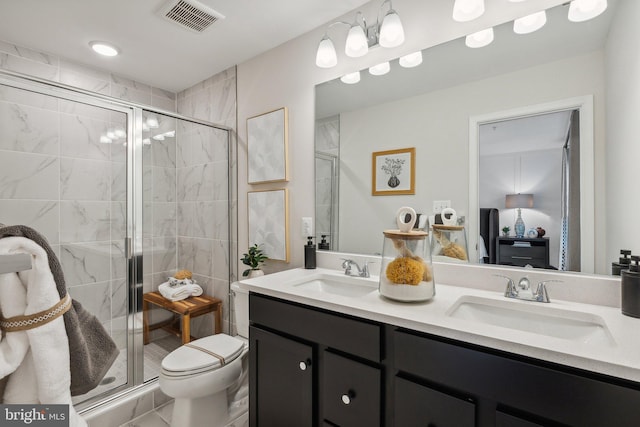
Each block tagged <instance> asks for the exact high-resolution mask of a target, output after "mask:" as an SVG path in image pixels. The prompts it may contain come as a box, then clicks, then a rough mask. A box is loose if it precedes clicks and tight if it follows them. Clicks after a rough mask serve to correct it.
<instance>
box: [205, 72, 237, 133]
mask: <svg viewBox="0 0 640 427" xmlns="http://www.w3.org/2000/svg"><path fill="white" fill-rule="evenodd" d="M207 91H210V92H209V94H208V96H209V99H210V100H211V102H212V104H213V106H212V108H211V110H210V117H209V118H208V120H209V121H211V122H213V123H220V124H228V123H229V119H231V118H232V117H233V118H234V120H233V122H235V110H236V92H235V81H234V80H231V79H227V80H224V81H222V82H220V83H218V84H215V85H213V86H211V87H210V88H207Z"/></svg>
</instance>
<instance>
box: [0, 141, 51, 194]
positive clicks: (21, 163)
mask: <svg viewBox="0 0 640 427" xmlns="http://www.w3.org/2000/svg"><path fill="white" fill-rule="evenodd" d="M58 169H59V161H58V159H57V158H56V157H52V156H45V155H40V154H30V153H20V152H15V151H2V150H0V198H2V199H39V200H51V199H55V198H57V197H58V194H59V188H60V187H59V185H60V184H59V180H58Z"/></svg>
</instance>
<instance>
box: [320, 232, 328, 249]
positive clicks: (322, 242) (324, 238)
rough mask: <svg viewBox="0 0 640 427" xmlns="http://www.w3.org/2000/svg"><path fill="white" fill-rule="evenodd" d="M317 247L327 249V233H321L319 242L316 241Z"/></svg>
mask: <svg viewBox="0 0 640 427" xmlns="http://www.w3.org/2000/svg"><path fill="white" fill-rule="evenodd" d="M318 249H322V250H324V251H328V250H329V242H327V235H326V234H323V235H322V240H320V243H318Z"/></svg>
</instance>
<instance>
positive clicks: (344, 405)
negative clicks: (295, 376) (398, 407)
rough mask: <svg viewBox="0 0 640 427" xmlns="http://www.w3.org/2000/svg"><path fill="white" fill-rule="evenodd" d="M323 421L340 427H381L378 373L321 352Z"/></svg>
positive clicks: (379, 379) (373, 369)
mask: <svg viewBox="0 0 640 427" xmlns="http://www.w3.org/2000/svg"><path fill="white" fill-rule="evenodd" d="M323 371H324V373H323V380H324V392H323V399H322V402H323V404H324V409H323V412H324V414H323V416H324V419H325V420H327V421H329V422H331V423H334V424H336V425H339V426H341V427H359V426H362V427H377V426H379V425H380V407H381V401H380V399H381V393H380V389H381V381H382V379H381V374H380V370H379V369H377V368H373V367H371V366H368V365H365V364H363V363H359V362H356V361H353V360H351V359H347V358H345V357H341V356H338V355H336V354H333V353H331V352H327V351H325V352H324V364H323Z"/></svg>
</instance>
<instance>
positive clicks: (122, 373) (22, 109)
mask: <svg viewBox="0 0 640 427" xmlns="http://www.w3.org/2000/svg"><path fill="white" fill-rule="evenodd" d="M130 116H131V110H130V109H127V108H120V107H116V106H110V105H108V104H106V103H102V102H99V101H97V100H91V99H88V97H86V96H85V97H82V96H75V95H73V94H69V96H65V94H64V92H60V91H58V92H55V93H54V92H52V91H51V90H49V89H48V88H46V87H43V86H42V87H41V86H40V85H36V84H29V83H25V82H19V81H18V82H16V81H13V80H10V79H7V80H5V79H3V77H2V76H0V124H1V125H0V223H3V224H6V225H20V224H21V225H26V226H29V227H31V228H34V229H35V230H36V231H38V232H39V233H40V234H41V235H43V236H44V237H45V238H46V239H47V241H48V243H49V244H50V245H51V246H52V248H53V250H54V251H55V253H56V254H57V256H58V258H59V260H60V263H61V265H62V269H63V273H64V277H65V281H66V285H67V288H68V291H69V293H70V295H71V297H72V298H73V299H74V300H77V301H78V302H80V303H81V304H82V306H83V307H84V308H85V309H86V310H87V311H89V312H90V313H92V314H93V315H95V316H96V317H97V318H98V319H99V320H100V322H101V323H102V325H103V326H104V328H105V329H106V330H107V332H108V333H109V335H110V336H111V338H112V339H113V340H114V342H115V343H116V345H117V347H118V349H119V356H118V358H117V360H116V362H115V363H114V364H113V366H112V368H111V369H110V370H109V372H108V373H107V375H106V377H105V378H104V380H103V381H102V384H101V385H100V386H98V387H97V388H95V389H94V390H92V391H91V392H89V393H87V394H85V395H81V396H75V397H74V403H80V402H84V401H87V400H88V399H91V398H92V397H94V396H97V395H102V394H104V393H110V392H112V391H113V390H116V389H118V388H124V387H126V386H127V385H128V384H130V383H131V378H129V375H128V371H127V365H128V358H129V354H128V350H130V348H129V342H128V338H127V337H128V332H129V330H128V321H127V316H128V298H129V295H128V283H127V262H126V257H125V243H124V242H125V238H126V237H127V227H126V226H127V216H126V209H127V147H126V146H127V137H128V135H130V131H129V122H130V119H129V117H130Z"/></svg>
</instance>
